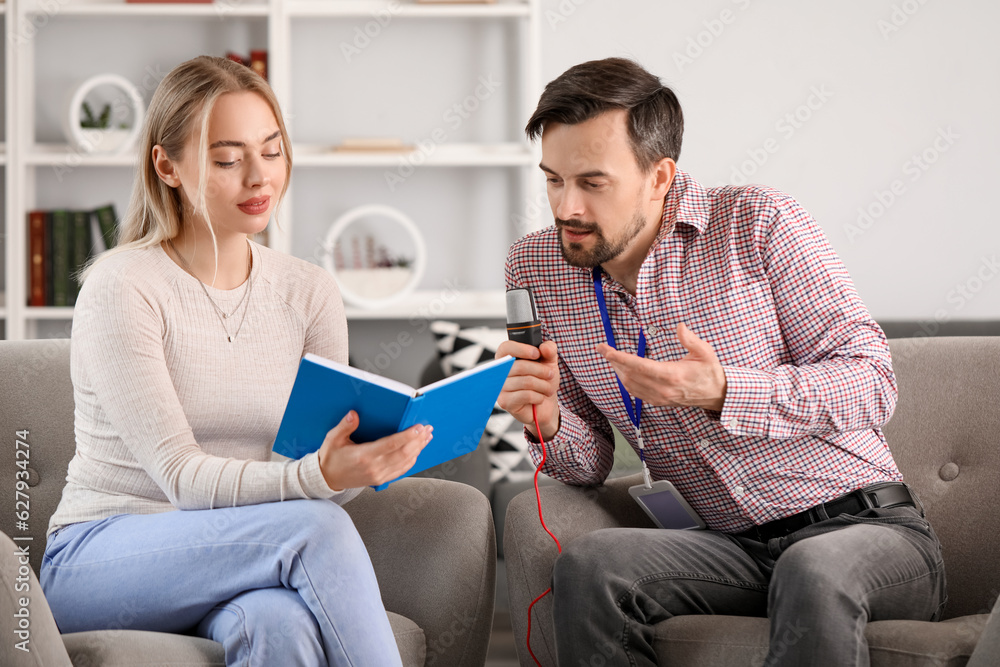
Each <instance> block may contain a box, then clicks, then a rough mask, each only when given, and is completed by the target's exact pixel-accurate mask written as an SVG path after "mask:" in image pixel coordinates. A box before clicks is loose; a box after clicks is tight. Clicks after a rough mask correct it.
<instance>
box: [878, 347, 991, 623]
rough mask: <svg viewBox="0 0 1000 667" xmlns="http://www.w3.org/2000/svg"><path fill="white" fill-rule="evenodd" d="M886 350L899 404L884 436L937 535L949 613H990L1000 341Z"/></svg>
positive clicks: (949, 615)
mask: <svg viewBox="0 0 1000 667" xmlns="http://www.w3.org/2000/svg"><path fill="white" fill-rule="evenodd" d="M890 348H891V351H892V363H893V368H894V369H895V372H896V379H897V381H898V383H899V403H898V405H897V407H896V412H895V414H894V415H893V417H892V419H890V420H889V423H888V424H886V426H885V428H884V432H885V436H886V439H887V441H888V443H889V447H890V448H891V449H892V453H893V456H894V457H895V459H896V463H897V465H898V466H899V468H900V470H901V471H902V473H903V477H904V478H905V479H906V482H907V483H908V484H910V486H911V487H913V488H914V489H916V491H917V494H918V496H919V497H920V500H921V501H922V503H923V505H924V508H925V510H926V511H927V518H928V519H929V520H930V522H931V525H932V526H933V527H934V530H935V531H936V532H937V534H938V537H939V538H940V539H941V544H942V545H943V548H944V559H945V568H946V573H947V578H948V605H947V608H946V610H945V614H946V616H947V617H948V618H953V617H956V616H963V615H966V614H977V613H989V610H990V608H991V607H992V603H993V600H994V599H996V597H997V594H998V593H1000V548H998V547H997V541H996V540H997V537H998V536H1000V511H998V499H1000V497H998V491H1000V403H998V399H1000V337H961V338H901V339H894V340H891V341H890Z"/></svg>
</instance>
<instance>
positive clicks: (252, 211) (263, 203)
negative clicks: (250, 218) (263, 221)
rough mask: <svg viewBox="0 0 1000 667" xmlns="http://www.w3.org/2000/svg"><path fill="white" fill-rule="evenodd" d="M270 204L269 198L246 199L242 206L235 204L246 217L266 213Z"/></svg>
mask: <svg viewBox="0 0 1000 667" xmlns="http://www.w3.org/2000/svg"><path fill="white" fill-rule="evenodd" d="M270 204H271V198H270V197H254V198H253V199H248V200H246V201H245V202H243V203H242V204H237V206H238V207H239V209H240V210H241V211H243V212H244V213H247V214H248V215H260V214H261V213H265V212H266V211H267V208H268V206H269V205H270Z"/></svg>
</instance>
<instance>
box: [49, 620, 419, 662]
mask: <svg viewBox="0 0 1000 667" xmlns="http://www.w3.org/2000/svg"><path fill="white" fill-rule="evenodd" d="M388 616H389V625H390V626H391V627H392V633H393V636H394V637H395V638H396V645H397V646H398V647H399V654H400V656H401V657H402V659H403V667H421V666H422V665H423V664H424V662H425V661H426V659H427V645H426V641H425V639H424V632H423V630H421V629H420V627H419V626H417V624H416V623H414V622H413V621H411V620H410V619H408V618H406V617H404V616H400V615H399V614H394V613H392V612H388ZM62 638H63V643H64V644H65V645H66V651H67V652H68V653H69V657H70V659H71V660H72V661H73V664H74V665H81V666H82V665H101V666H102V667H152V666H153V665H170V667H184V666H188V665H190V667H210V666H214V665H218V666H219V667H224V666H225V664H226V655H225V651H224V650H223V648H222V644H219V643H218V642H214V641H211V640H209V639H203V638H201V637H189V636H184V635H175V634H167V633H164V632H145V631H141V630H102V631H96V632H73V633H69V634H65V635H63V636H62Z"/></svg>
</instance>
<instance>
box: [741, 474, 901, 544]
mask: <svg viewBox="0 0 1000 667" xmlns="http://www.w3.org/2000/svg"><path fill="white" fill-rule="evenodd" d="M904 505H908V506H910V507H916V506H917V503H916V501H915V500H914V498H913V495H912V494H911V493H910V490H909V489H908V488H907V486H906V485H905V484H903V483H902V482H883V483H881V484H872V485H871V486H866V487H864V488H863V489H858V490H857V491H852V492H850V493H848V494H846V495H843V496H840V497H839V498H834V499H833V500H831V501H829V502H825V503H822V504H820V505H816V507H811V508H809V509H807V510H805V511H803V512H799V513H798V514H793V515H792V516H786V517H785V518H783V519H775V520H774V521H768V522H767V523H765V524H762V525H760V526H754V527H753V528H750V529H748V530H744V531H743V532H742V533H736V535H737V537H748V538H750V539H752V540H757V541H758V542H767V541H768V540H769V539H771V538H772V537H784V536H785V535H789V534H791V533H794V532H795V531H797V530H800V529H802V528H805V527H806V526H808V525H811V524H814V523H816V522H818V521H823V520H825V519H826V518H827V517H829V518H831V519H832V518H833V517H835V516H837V515H839V514H860V513H861V512H863V511H865V510H868V509H872V508H873V507H902V506H904ZM821 507H822V508H823V509H825V510H826V516H823V514H822V513H820V512H819V508H821Z"/></svg>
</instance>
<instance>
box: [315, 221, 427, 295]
mask: <svg viewBox="0 0 1000 667" xmlns="http://www.w3.org/2000/svg"><path fill="white" fill-rule="evenodd" d="M373 220H376V221H377V222H378V224H377V225H375V227H376V228H377V231H376V233H375V234H369V235H368V236H366V237H363V238H364V241H361V240H359V238H361V237H358V236H353V237H350V238H349V237H348V235H347V234H346V232H347V231H348V228H350V227H352V226H353V225H355V224H358V225H359V226H361V225H362V223H363V222H365V223H371V221H373ZM387 223H388V226H389V227H391V228H392V229H391V232H390V233H388V234H387V233H386V225H387ZM348 238H349V240H350V242H351V247H350V248H346V247H345V245H346V244H345V243H344V241H345V240H347V239H348ZM400 240H402V241H403V244H404V245H408V246H409V247H408V248H406V249H405V250H404V251H403V252H407V253H412V257H406V258H405V259H400V258H394V257H393V254H396V253H400V251H399V250H398V246H399V241H400ZM407 242H408V243H407ZM387 243H391V244H392V245H393V246H394V247H395V248H396V249H397V250H396V253H393V252H392V251H389V250H388V249H387V248H386V247H385V245H384V244H387ZM376 244H378V245H376ZM323 265H324V267H325V268H326V270H327V271H329V272H330V273H331V274H333V276H334V278H336V279H337V284H338V285H339V286H340V293H341V296H342V297H343V298H344V301H345V302H346V303H347V304H349V305H352V306H356V307H357V308H363V309H365V310H377V309H379V308H383V307H385V306H388V305H391V304H393V303H396V302H398V301H400V300H402V299H403V298H405V297H406V296H408V295H409V294H411V293H412V292H413V291H414V290H415V289H416V287H417V285H418V284H420V280H421V278H423V275H424V271H425V269H426V268H427V247H426V245H425V244H424V237H423V235H422V234H421V233H420V229H419V228H418V227H417V225H416V224H415V223H414V222H413V220H411V219H410V218H409V217H408V216H407V215H405V214H404V213H403V212H402V211H400V210H398V209H395V208H392V207H391V206H384V205H381V204H368V205H365V206H358V207H356V208H353V209H351V210H349V211H347V212H346V213H344V215H342V216H341V217H340V218H338V219H337V221H336V222H334V223H333V225H331V226H330V231H329V232H328V233H327V235H326V242H325V244H324V253H323Z"/></svg>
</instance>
